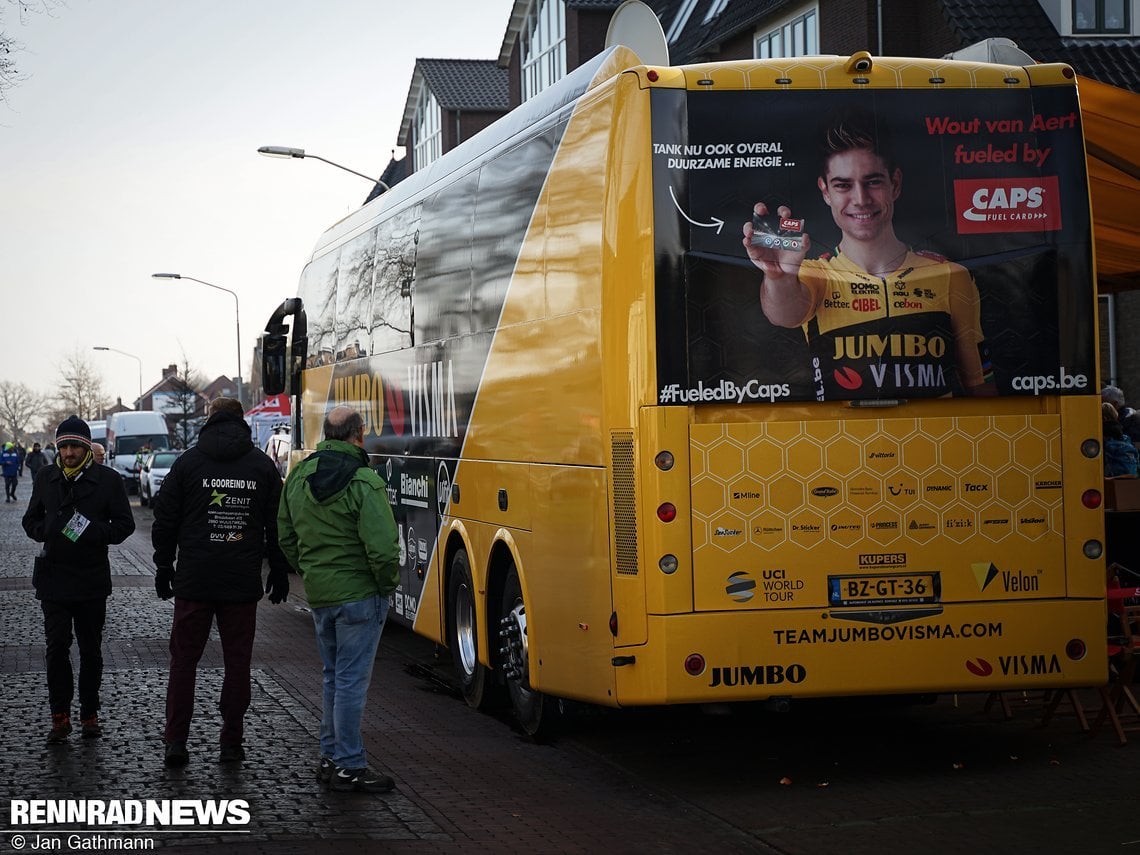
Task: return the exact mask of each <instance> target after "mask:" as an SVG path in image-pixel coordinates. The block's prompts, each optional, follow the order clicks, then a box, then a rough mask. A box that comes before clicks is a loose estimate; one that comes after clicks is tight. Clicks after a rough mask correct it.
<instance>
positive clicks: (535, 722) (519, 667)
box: [499, 564, 562, 742]
mask: <svg viewBox="0 0 1140 855" xmlns="http://www.w3.org/2000/svg"><path fill="white" fill-rule="evenodd" d="M499 623H500V626H501V628H502V638H503V645H504V646H503V650H502V651H501V655H500V661H501V663H502V667H503V674H504V678H505V680H506V684H507V695H508V696H509V697H510V701H511V708H512V710H513V711H514V714H515V718H516V719H517V720H518V723H519V726H520V727H521V728H522V729H523V732H525V733H526V734H527V735H528V736H530V737H531V738H532V739H534V740H535V741H536V742H546V741H548V740H550V739H551V738H552V737H554V736H555V735H557V733H558V729H559V724H560V721H561V717H562V712H561V704H560V703H559V701H558V699H557V698H552V697H550V696H549V695H545V694H543V693H542V692H538V691H535V690H534V689H532V688H531V687H530V661H529V654H528V650H527V625H526V604H525V603H524V602H523V596H522V585H521V584H520V582H519V574H518V570H517V569H516V568H515V566H514V565H513V564H512V565H511V566H510V568H509V569H508V570H507V577H506V581H505V582H504V583H503V606H502V610H501V617H500V622H499Z"/></svg>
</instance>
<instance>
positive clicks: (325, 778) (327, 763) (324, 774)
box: [317, 757, 336, 784]
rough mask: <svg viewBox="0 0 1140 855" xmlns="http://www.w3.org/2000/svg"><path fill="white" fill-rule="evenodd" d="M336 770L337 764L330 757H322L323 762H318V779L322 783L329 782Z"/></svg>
mask: <svg viewBox="0 0 1140 855" xmlns="http://www.w3.org/2000/svg"><path fill="white" fill-rule="evenodd" d="M335 771H336V764H335V763H333V761H332V759H331V758H329V757H322V758H321V762H320V763H318V764H317V780H318V781H320V782H321V783H322V784H327V783H329V781H331V780H332V776H333V773H334V772H335Z"/></svg>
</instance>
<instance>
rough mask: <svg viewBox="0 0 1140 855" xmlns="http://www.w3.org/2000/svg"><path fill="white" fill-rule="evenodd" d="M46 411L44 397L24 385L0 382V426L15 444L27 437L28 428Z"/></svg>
mask: <svg viewBox="0 0 1140 855" xmlns="http://www.w3.org/2000/svg"><path fill="white" fill-rule="evenodd" d="M47 409H48V399H47V396H46V395H41V394H39V393H38V392H34V391H32V389H31V388H30V387H28V386H27V385H26V384H24V383H16V382H13V381H11V380H0V425H2V426H3V429H4V433H5V434H6V435H7V436H9V437H11V438H12V439H13V440H15V441H16V442H21V441H23V440H24V439H25V438H26V437H27V433H28V426H29V425H30V424H31V423H32V420H33V419H34V418H36V417H37V416H41V417H42V416H43V415H44V414H45V413H46V412H47Z"/></svg>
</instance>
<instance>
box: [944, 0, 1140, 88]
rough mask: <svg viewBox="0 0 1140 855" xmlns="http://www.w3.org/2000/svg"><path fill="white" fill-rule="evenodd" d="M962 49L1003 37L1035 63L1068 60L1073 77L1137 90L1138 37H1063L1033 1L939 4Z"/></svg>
mask: <svg viewBox="0 0 1140 855" xmlns="http://www.w3.org/2000/svg"><path fill="white" fill-rule="evenodd" d="M941 6H942V11H943V14H944V15H945V16H946V22H947V24H949V25H950V29H951V30H952V31H953V32H954V33H955V34H956V35H957V36H958V39H959V40H960V42H961V44H962V46H963V47H965V46H967V45H971V44H974V43H976V42H980V41H983V40H984V39H988V38H1007V39H1011V40H1012V41H1014V42H1015V43H1016V44H1017V46H1018V47H1019V48H1021V49H1022V50H1023V51H1025V52H1026V53H1027V54H1029V55H1030V56H1032V57H1033V58H1034V59H1035V60H1037V61H1038V62H1067V63H1068V64H1069V65H1071V66H1073V68H1074V69H1076V71H1077V73H1078V74H1082V75H1084V76H1086V77H1091V78H1093V79H1094V80H1099V81H1101V82H1102V83H1109V84H1111V85H1113V86H1119V87H1121V88H1123V89H1130V90H1132V91H1133V92H1137V91H1140V39H1137V38H1104V37H1084V38H1073V37H1062V36H1061V35H1059V34H1058V33H1057V29H1056V27H1054V26H1053V22H1052V21H1051V20H1050V19H1049V16H1048V15H1047V14H1046V13H1045V10H1044V9H1042V8H1041V4H1040V3H1039V2H1038V0H1001V2H993V0H941Z"/></svg>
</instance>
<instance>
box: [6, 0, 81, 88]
mask: <svg viewBox="0 0 1140 855" xmlns="http://www.w3.org/2000/svg"><path fill="white" fill-rule="evenodd" d="M64 5H66V4H65V3H64V2H63V0H7V6H8V7H9V8H10V9H15V10H16V14H17V18H18V19H19V21H20V23H21V24H23V23H25V22H26V21H27V19H28V16H29V15H33V14H43V13H46V14H48V15H51V14H52V13H53V12H55V10H56V9H58V8H59V7H60V6H64ZM4 11H5V10H4V7H3V6H0V24H2V23H3V18H4ZM23 49H24V46H23V45H22V44H21V43H20V42H19V41H18V40H17V39H16V38H15V37H13V36H12V35H10V34H9V33H8V32H6V31H4V30H3V29H0V101H5V100H7V92H8V90H9V89H11V88H12V87H13V86H15V85H16V84H18V83H19V82H20V81H21V80H23V79H24V78H23V75H22V74H21V73H20V69H19V66H18V65H17V64H16V58H15V56H13V54H16V53H19V52H20V51H21V50H23Z"/></svg>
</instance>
